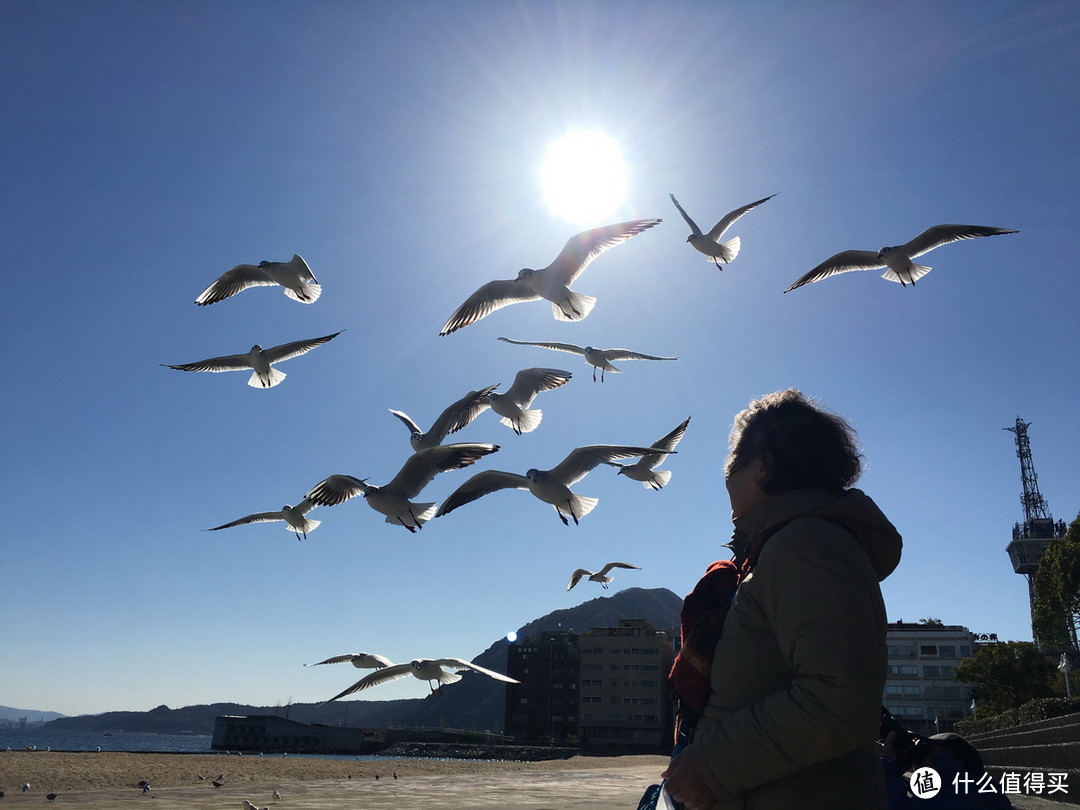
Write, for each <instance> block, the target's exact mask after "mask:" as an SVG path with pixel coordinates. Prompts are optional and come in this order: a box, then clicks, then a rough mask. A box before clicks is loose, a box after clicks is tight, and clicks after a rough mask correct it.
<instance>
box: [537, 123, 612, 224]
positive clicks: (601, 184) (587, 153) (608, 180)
mask: <svg viewBox="0 0 1080 810" xmlns="http://www.w3.org/2000/svg"><path fill="white" fill-rule="evenodd" d="M540 187H541V189H542V190H543V194H544V202H545V203H546V204H547V207H548V210H549V211H551V213H552V214H553V215H555V216H557V217H559V218H560V219H562V220H565V221H567V222H572V223H574V224H575V225H582V226H584V225H595V224H598V223H603V221H604V220H606V219H607V218H609V217H611V216H613V215H614V214H615V212H616V211H617V210H618V208H619V206H620V205H622V202H623V200H624V199H625V198H626V189H627V170H626V164H625V163H624V162H623V157H622V150H621V149H620V148H619V144H618V143H616V142H615V141H614V140H613V139H612V138H610V137H608V136H607V135H605V134H603V133H602V132H594V131H590V132H575V133H573V134H571V135H566V136H565V137H563V138H560V139H559V140H557V141H555V142H553V143H552V144H550V145H549V146H548V150H547V154H546V155H545V157H544V162H543V164H542V165H541V167H540Z"/></svg>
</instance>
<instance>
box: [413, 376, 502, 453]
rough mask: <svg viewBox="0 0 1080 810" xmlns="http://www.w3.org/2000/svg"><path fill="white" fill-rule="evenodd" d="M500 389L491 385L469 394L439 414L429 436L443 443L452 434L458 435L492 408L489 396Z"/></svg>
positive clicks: (428, 433)
mask: <svg viewBox="0 0 1080 810" xmlns="http://www.w3.org/2000/svg"><path fill="white" fill-rule="evenodd" d="M498 387H499V386H498V385H489V386H488V387H487V388H481V389H480V390H479V391H470V392H469V393H467V394H466V395H465V396H463V397H462V398H461V399H459V400H458V401H457V402H455V403H453V404H452V405H450V406H448V407H447V408H446V409H445V410H444V411H443V412H442V413H441V414H439V418H438V419H436V420H435V424H433V425H432V426H431V430H429V431H428V432H427V435H428V436H429V437H434V436H437V437H438V439H439V443H441V442H442V440H443V439H445V438H446V437H447V435H449V434H450V433H457V432H458V431H459V430H461V429H462V428H463V427H465V426H466V425H467V424H469V422H471V421H472V420H473V419H475V418H476V417H478V416H479V415H480V414H482V413H483V412H484V411H485V410H487V409H488V408H489V407H490V405H489V403H488V398H487V397H488V394H490V393H491V392H492V391H494V390H495V389H496V388H498Z"/></svg>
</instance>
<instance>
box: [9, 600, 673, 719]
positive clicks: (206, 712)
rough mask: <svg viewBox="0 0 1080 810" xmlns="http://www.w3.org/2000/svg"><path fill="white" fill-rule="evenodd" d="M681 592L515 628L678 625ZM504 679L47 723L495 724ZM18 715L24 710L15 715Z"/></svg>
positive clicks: (486, 659) (492, 659) (496, 654)
mask: <svg viewBox="0 0 1080 810" xmlns="http://www.w3.org/2000/svg"><path fill="white" fill-rule="evenodd" d="M681 608H682V599H681V598H680V597H678V596H676V595H675V594H674V593H672V592H671V591H669V590H667V589H666V588H648V589H647V588H627V589H626V590H622V591H619V592H618V593H615V594H613V595H611V596H601V597H597V598H596V599H591V600H589V601H588V602H585V603H584V604H581V605H578V606H577V607H573V608H567V609H565V610H556V611H555V612H553V613H549V614H547V615H546V616H541V617H540V618H539V619H534V620H533V621H531V622H529V623H528V624H526V625H525V626H524V627H522V628H520V629H519V630H518V631H517V632H518V636H519V637H520V638H522V639H524V638H526V637H528V636H529V635H537V634H539V633H541V632H543V631H558V630H565V631H573V632H575V633H581V632H584V631H585V630H588V629H589V628H592V627H613V626H616V625H618V623H619V619H645V620H646V621H648V622H651V623H652V625H653V626H654V627H655V628H656V629H657V630H676V629H677V628H678V626H679V610H680V609H681ZM508 648H509V642H508V641H507V640H506V639H505V638H500V639H499V640H497V641H495V642H494V643H493V644H492V645H491V646H490V647H488V648H487V649H486V650H484V652H482V653H481V654H480V655H478V656H477V657H476V658H474V659H473V663H475V664H479V665H480V666H482V667H487V668H488V669H493V670H495V671H497V672H505V671H506V655H507V649H508ZM505 701H506V686H505V685H504V684H500V683H498V682H496V681H493V680H491V679H490V678H485V677H483V676H480V675H475V674H474V675H468V674H466V675H465V677H464V678H462V679H461V681H460V682H458V683H456V684H453V685H451V686H447V687H444V688H443V694H441V695H439V694H437V693H436V694H432V695H429V696H428V697H426V698H414V699H409V700H342V701H336V702H334V703H330V704H328V705H325V706H321V707H319V708H316V704H313V703H294V704H291V705H289V706H273V707H266V706H262V707H259V706H248V705H244V704H240V703H214V704H211V705H201V706H185V707H184V708H182V709H170V708H169V707H168V706H158V707H157V708H156V709H152V710H151V711H148V712H105V713H104V714H96V715H82V716H80V717H61V718H60V719H57V720H53V721H52V722H51V723H48V724H47V725H48V727H49V728H50V729H56V730H67V731H102V732H103V731H141V732H153V733H157V734H178V733H194V734H211V733H213V728H214V718H215V717H217V716H218V715H223V714H228V715H248V714H271V715H280V716H282V717H288V718H290V719H292V720H296V721H298V722H301V723H324V724H327V725H349V726H368V727H373V728H381V727H383V726H412V727H422V726H440V727H445V728H460V729H467V730H473V729H475V730H478V731H485V730H490V731H494V732H501V731H502V729H503V715H504V707H505ZM20 716H22V715H20Z"/></svg>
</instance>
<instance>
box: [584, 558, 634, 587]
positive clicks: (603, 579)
mask: <svg viewBox="0 0 1080 810" xmlns="http://www.w3.org/2000/svg"><path fill="white" fill-rule="evenodd" d="M612 568H634V569H637V570H638V571H640V570H641V566H640V565H631V564H630V563H624V562H609V563H608V564H607V565H605V566H604V567H603V568H601V569H600V570H599V571H596V572H593V571H586V570H585V569H584V568H579V569H578V570H577V571H575V572H574V573H573V574H571V576H570V584H569V585H567V586H566V590H570V589H571V588H573V587H574V586H575V585H577V584H578V582H580V581H581V578H582V577H588V578H589V582H599V583H600V585H601V586H602V587H603V588H604V589H605V590H606V589H607V586H608V583H609V582H611V580H612V579H614V577H609V576H608V571H610V570H611V569H612Z"/></svg>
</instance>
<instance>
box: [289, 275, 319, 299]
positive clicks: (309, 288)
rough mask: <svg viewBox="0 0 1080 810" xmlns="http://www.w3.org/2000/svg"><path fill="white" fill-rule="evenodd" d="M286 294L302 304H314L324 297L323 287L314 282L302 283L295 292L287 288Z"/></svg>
mask: <svg viewBox="0 0 1080 810" xmlns="http://www.w3.org/2000/svg"><path fill="white" fill-rule="evenodd" d="M285 294H286V295H287V296H289V298H291V299H292V300H293V301H299V302H300V303H301V304H314V303H315V302H316V301H318V300H319V296H320V295H322V286H321V285H319V284H318V283H316V282H314V281H301V282H300V283H299V285H298V286H297V288H296V289H295V290H294V289H293V288H292V287H286V288H285Z"/></svg>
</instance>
